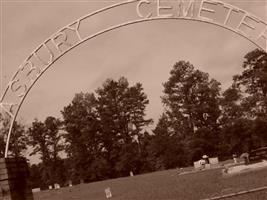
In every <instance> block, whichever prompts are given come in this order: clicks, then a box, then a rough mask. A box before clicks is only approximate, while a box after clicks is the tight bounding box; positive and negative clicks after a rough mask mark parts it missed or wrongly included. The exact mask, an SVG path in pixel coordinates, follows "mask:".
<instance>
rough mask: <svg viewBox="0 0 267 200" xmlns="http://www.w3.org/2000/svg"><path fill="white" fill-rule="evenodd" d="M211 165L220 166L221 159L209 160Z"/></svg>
mask: <svg viewBox="0 0 267 200" xmlns="http://www.w3.org/2000/svg"><path fill="white" fill-rule="evenodd" d="M209 163H210V164H211V165H218V164H219V159H218V157H214V158H209Z"/></svg>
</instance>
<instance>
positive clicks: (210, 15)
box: [0, 0, 267, 157]
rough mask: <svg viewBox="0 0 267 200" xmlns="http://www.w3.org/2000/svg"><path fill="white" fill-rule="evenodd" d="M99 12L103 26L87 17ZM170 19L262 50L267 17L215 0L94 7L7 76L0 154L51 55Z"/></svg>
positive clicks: (137, 0)
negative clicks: (6, 121) (210, 27)
mask: <svg viewBox="0 0 267 200" xmlns="http://www.w3.org/2000/svg"><path fill="white" fill-rule="evenodd" d="M104 14H105V15H104ZM102 15H103V16H102ZM110 15H112V17H110ZM219 15H220V16H219ZM99 16H101V17H104V22H105V27H100V26H101V25H100V24H99V23H98V24H97V23H92V22H93V21H94V19H95V17H99ZM218 16H219V17H218ZM176 19H179V20H180V19H182V20H191V21H199V22H204V23H209V24H214V25H216V26H219V27H222V28H225V29H228V30H230V31H232V32H234V33H236V34H238V35H240V36H242V37H244V38H246V39H248V40H249V41H250V42H252V43H254V44H255V45H256V46H257V47H258V48H260V49H262V50H264V51H266V43H267V23H266V22H265V21H264V20H262V19H259V18H258V17H256V16H254V15H252V14H250V13H248V12H247V11H245V10H242V9H240V8H237V7H235V6H233V5H230V4H227V3H224V2H221V1H217V0H188V1H186V2H185V1H184V0H172V1H166V0H129V1H125V2H121V3H118V4H115V5H111V6H109V7H106V8H103V9H101V10H98V11H95V12H93V13H91V14H88V15H86V16H84V17H82V18H80V19H77V20H76V21H74V22H72V23H70V24H68V25H67V26H65V27H63V28H62V29H61V30H59V31H58V32H56V33H55V34H54V35H52V36H51V37H49V38H48V39H47V40H45V41H44V42H43V43H41V44H40V45H39V46H38V47H37V48H36V49H35V50H34V51H33V52H32V53H31V54H30V55H29V56H28V57H27V58H26V59H25V61H24V62H23V63H22V64H21V65H20V66H19V67H18V69H17V71H16V72H15V74H14V75H13V76H12V78H11V79H10V81H9V83H8V85H7V87H6V89H5V91H4V93H3V95H2V97H1V99H0V107H1V112H2V114H4V113H5V114H7V115H8V116H9V117H10V119H11V122H10V127H9V133H8V135H7V137H6V149H5V157H7V156H8V148H9V140H10V136H11V132H12V126H13V124H14V122H15V119H16V117H17V114H18V112H19V110H20V108H21V105H22V103H23V102H24V100H25V98H26V96H27V94H28V93H29V91H30V89H31V88H32V86H33V85H34V84H35V83H36V81H37V80H38V79H39V78H40V76H42V75H43V74H44V72H45V71H46V70H47V69H48V68H49V67H50V66H51V65H52V64H53V63H54V62H55V61H57V60H58V59H59V58H60V57H62V56H63V55H64V54H66V53H67V52H68V51H70V50H71V49H73V48H75V47H77V46H78V45H79V44H81V43H83V42H85V41H87V40H90V39H92V38H94V37H96V36H99V35H101V34H104V33H106V32H109V31H111V30H115V29H117V28H120V27H124V26H128V25H131V24H136V23H140V22H147V21H154V20H176ZM96 24H97V25H96Z"/></svg>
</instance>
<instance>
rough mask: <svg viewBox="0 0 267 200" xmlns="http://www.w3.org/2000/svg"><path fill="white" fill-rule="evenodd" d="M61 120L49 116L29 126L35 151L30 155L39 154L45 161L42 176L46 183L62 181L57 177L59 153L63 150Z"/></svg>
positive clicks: (43, 161)
mask: <svg viewBox="0 0 267 200" xmlns="http://www.w3.org/2000/svg"><path fill="white" fill-rule="evenodd" d="M60 126H61V122H60V120H59V119H56V118H54V117H51V116H49V117H47V118H46V119H45V121H44V122H41V121H38V120H37V119H35V121H34V122H33V123H32V126H31V127H30V128H29V131H28V132H29V136H30V144H31V146H32V147H33V151H32V153H31V154H30V155H35V154H38V155H40V159H41V161H42V163H43V165H42V168H41V169H42V178H43V182H44V183H45V184H47V185H48V184H49V185H52V184H54V183H57V182H60V180H59V179H58V177H57V174H58V173H57V172H56V171H57V169H58V167H57V164H58V162H59V161H60V158H59V153H60V152H61V151H62V150H63V145H62V141H61V140H62V134H61V133H60V131H59V130H60Z"/></svg>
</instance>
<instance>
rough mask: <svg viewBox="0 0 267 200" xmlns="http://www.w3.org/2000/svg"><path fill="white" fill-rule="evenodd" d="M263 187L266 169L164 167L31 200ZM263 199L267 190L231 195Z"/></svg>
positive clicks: (180, 195) (134, 199) (119, 199)
mask: <svg viewBox="0 0 267 200" xmlns="http://www.w3.org/2000/svg"><path fill="white" fill-rule="evenodd" d="M263 186H267V169H266V168H265V169H262V170H259V171H254V172H248V173H245V174H239V175H235V176H231V177H223V176H222V174H221V169H212V170H206V171H201V172H198V173H192V174H185V175H178V173H177V171H176V170H167V171H161V172H155V173H150V174H144V175H139V176H134V177H127V178H118V179H113V180H107V181H101V182H95V183H90V184H81V185H77V186H73V187H71V188H61V189H59V190H53V191H43V192H40V193H36V194H35V195H34V199H35V200H104V199H106V197H105V192H104V189H105V188H107V187H110V188H111V191H112V194H113V197H112V198H111V200H168V199H169V200H171V199H179V200H197V199H203V198H208V197H214V196H218V195H222V194H229V193H232V192H238V191H242V190H247V189H252V188H256V187H263ZM231 200H267V190H265V191H262V192H258V193H253V194H248V195H244V196H239V197H237V198H231Z"/></svg>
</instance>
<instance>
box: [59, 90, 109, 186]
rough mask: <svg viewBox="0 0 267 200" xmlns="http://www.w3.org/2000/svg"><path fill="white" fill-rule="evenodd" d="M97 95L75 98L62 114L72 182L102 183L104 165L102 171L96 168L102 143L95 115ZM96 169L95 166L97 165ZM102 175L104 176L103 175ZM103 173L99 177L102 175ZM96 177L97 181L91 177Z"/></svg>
mask: <svg viewBox="0 0 267 200" xmlns="http://www.w3.org/2000/svg"><path fill="white" fill-rule="evenodd" d="M96 103H97V102H96V98H95V96H94V94H89V93H79V94H76V95H75V97H74V98H73V100H72V102H71V103H70V104H69V105H68V106H66V107H64V109H63V111H61V113H62V115H63V119H64V120H63V124H64V129H65V131H66V132H67V134H66V135H65V138H66V143H67V153H68V156H69V158H70V160H71V161H72V162H71V169H70V171H71V172H72V174H71V176H72V179H74V181H75V179H87V180H88V181H92V180H95V179H101V177H102V176H103V175H101V173H102V171H103V170H101V169H102V168H103V167H105V166H104V163H100V162H99V163H98V164H99V168H100V169H98V170H95V169H96V167H93V166H94V164H93V162H95V161H96V160H98V161H101V158H100V152H101V148H102V146H101V143H100V141H99V131H100V125H99V120H98V114H97V112H96ZM95 166H96V165H95ZM100 171H101V173H100ZM99 173H100V174H99ZM93 174H95V175H96V177H92V175H93Z"/></svg>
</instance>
